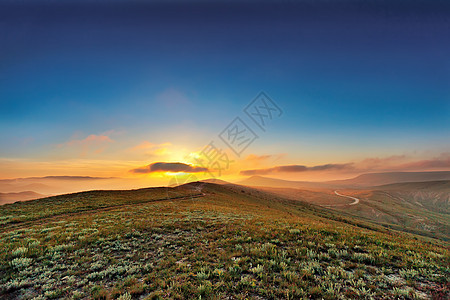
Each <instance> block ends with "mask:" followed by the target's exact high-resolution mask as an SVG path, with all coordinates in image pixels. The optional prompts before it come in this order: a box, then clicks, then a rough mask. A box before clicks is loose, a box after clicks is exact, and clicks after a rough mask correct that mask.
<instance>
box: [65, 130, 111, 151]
mask: <svg viewBox="0 0 450 300" xmlns="http://www.w3.org/2000/svg"><path fill="white" fill-rule="evenodd" d="M112 142H114V141H113V140H112V139H111V138H110V137H109V136H107V135H95V134H91V135H89V136H87V137H86V138H84V139H73V140H70V141H68V142H66V143H64V144H59V145H58V147H69V148H76V149H81V154H82V155H85V154H87V153H88V152H90V151H91V150H92V151H94V153H96V154H98V153H102V152H103V151H104V150H105V149H106V146H107V145H108V144H109V143H112Z"/></svg>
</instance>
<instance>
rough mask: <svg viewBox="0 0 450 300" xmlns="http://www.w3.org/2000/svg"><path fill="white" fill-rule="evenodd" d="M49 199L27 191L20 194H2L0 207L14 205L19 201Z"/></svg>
mask: <svg viewBox="0 0 450 300" xmlns="http://www.w3.org/2000/svg"><path fill="white" fill-rule="evenodd" d="M44 197H47V196H46V195H42V194H39V193H35V192H33V191H25V192H19V193H0V205H2V204H7V203H14V202H17V201H27V200H34V199H39V198H44Z"/></svg>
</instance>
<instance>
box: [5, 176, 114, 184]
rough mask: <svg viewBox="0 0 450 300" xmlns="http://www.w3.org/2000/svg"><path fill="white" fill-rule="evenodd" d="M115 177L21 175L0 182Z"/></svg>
mask: <svg viewBox="0 0 450 300" xmlns="http://www.w3.org/2000/svg"><path fill="white" fill-rule="evenodd" d="M113 178H115V177H92V176H44V177H23V178H11V179H0V183H18V182H30V181H41V180H98V179H113Z"/></svg>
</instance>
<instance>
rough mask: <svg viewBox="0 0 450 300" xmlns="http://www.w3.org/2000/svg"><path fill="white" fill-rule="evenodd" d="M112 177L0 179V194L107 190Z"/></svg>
mask: <svg viewBox="0 0 450 300" xmlns="http://www.w3.org/2000/svg"><path fill="white" fill-rule="evenodd" d="M116 179H117V178H114V177H92V176H45V177H25V178H11V179H0V192H1V193H18V192H24V191H35V192H37V193H41V194H46V195H49V194H62V193H70V192H75V191H80V190H86V189H99V188H108V186H110V181H113V180H116Z"/></svg>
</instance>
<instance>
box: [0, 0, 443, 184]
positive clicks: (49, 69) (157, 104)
mask: <svg viewBox="0 0 450 300" xmlns="http://www.w3.org/2000/svg"><path fill="white" fill-rule="evenodd" d="M333 3H334V4H333ZM352 3H353V4H352ZM355 3H357V2H356V1H355V2H352V1H299V3H297V4H292V2H282V4H280V5H274V4H273V3H272V2H270V1H267V2H264V3H263V4H261V3H257V2H256V1H244V2H242V3H238V2H237V1H236V2H234V1H231V2H228V1H227V2H225V1H213V3H211V4H207V3H206V2H200V1H198V2H189V1H170V2H169V4H163V2H162V1H161V2H159V1H148V2H144V1H130V2H128V1H119V0H118V1H112V2H111V1H91V2H89V3H88V2H87V1H40V0H37V1H9V0H7V1H1V2H0V145H1V147H0V179H7V178H17V177H31V176H39V177H40V176H49V175H52V176H59V175H71V176H99V177H121V178H128V179H136V180H139V182H141V183H142V184H143V185H161V184H165V183H166V182H167V181H168V180H170V178H171V176H173V175H176V174H194V175H195V176H196V177H198V178H205V177H211V176H210V175H208V172H205V171H210V173H214V172H216V171H217V170H215V168H214V166H212V165H201V164H199V159H201V157H202V154H201V151H202V150H204V149H205V147H206V146H207V145H208V144H209V143H210V142H213V143H214V145H215V146H216V147H217V148H218V149H221V150H222V153H225V154H226V156H227V157H228V159H229V160H230V161H231V162H230V163H229V165H228V167H223V168H222V169H221V170H220V174H219V175H220V176H219V175H218V174H217V172H216V173H214V174H213V175H214V176H216V177H220V178H221V179H225V180H231V181H236V180H240V179H243V178H245V177H246V176H251V175H262V176H268V177H277V178H283V179H292V180H329V179H337V178H349V177H352V176H355V175H358V174H361V173H365V172H378V171H393V170H395V171H422V170H450V55H449V53H450V38H449V36H450V19H449V16H450V3H449V2H445V1H412V2H410V4H409V5H408V6H404V5H401V4H402V3H404V1H367V2H364V3H366V4H355ZM260 92H264V93H265V94H266V95H267V96H268V97H270V99H271V101H270V100H267V99H266V100H265V101H266V102H265V103H266V104H268V105H269V106H270V105H272V106H271V107H272V108H273V107H275V109H274V110H270V111H267V110H265V109H264V108H261V106H258V105H257V107H259V109H260V112H265V113H266V115H267V114H268V113H270V114H271V115H270V116H269V115H267V116H268V117H265V118H264V120H265V124H264V126H263V128H261V127H259V126H258V124H257V123H256V122H255V121H254V120H252V119H251V117H249V115H248V114H246V112H245V108H246V107H247V106H248V105H250V110H251V109H253V108H254V106H252V101H253V100H255V99H256V102H253V105H254V104H258V103H262V102H258V101H261V98H257V96H258V95H260ZM260 96H261V95H260ZM273 105H275V106H273ZM266 108H267V107H266ZM250 115H251V114H250ZM253 116H254V115H253ZM237 117H239V119H238V120H241V121H242V123H243V124H245V125H246V126H247V128H249V129H251V131H252V133H253V134H254V136H257V138H255V139H254V141H252V142H251V143H250V144H248V146H247V147H246V148H245V149H243V150H242V152H240V153H239V155H238V154H236V153H235V151H233V150H232V149H230V147H229V145H227V144H226V143H225V142H224V140H223V139H221V137H220V135H221V133H222V135H221V136H222V138H223V137H224V136H226V135H227V134H228V131H226V130H227V128H228V129H230V128H232V126H231V127H230V126H229V124H230V123H231V122H232V121H233V120H235V118H237ZM254 117H255V119H256V121H258V118H257V117H256V116H254ZM259 120H260V119H259ZM241 125H242V124H241ZM227 126H228V127H227ZM238 127H239V126H238ZM241 128H242V127H241ZM241 141H243V142H245V139H242V140H241ZM206 149H208V148H206ZM235 150H236V149H235ZM237 152H239V151H237ZM222 157H225V156H222ZM222 162H223V161H222ZM155 163H156V164H155ZM216 167H217V165H216ZM213 171H214V172H213Z"/></svg>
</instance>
